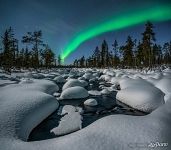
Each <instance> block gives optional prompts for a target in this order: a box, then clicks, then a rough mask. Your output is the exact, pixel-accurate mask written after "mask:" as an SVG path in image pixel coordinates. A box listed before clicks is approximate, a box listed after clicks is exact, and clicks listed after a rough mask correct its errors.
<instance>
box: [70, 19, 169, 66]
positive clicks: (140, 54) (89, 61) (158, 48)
mask: <svg viewBox="0 0 171 150" xmlns="http://www.w3.org/2000/svg"><path fill="white" fill-rule="evenodd" d="M153 28H154V26H153V24H152V23H151V22H147V23H146V24H145V31H144V32H143V33H142V39H141V40H140V41H137V40H136V39H133V38H132V37H131V36H128V37H127V39H126V42H125V44H124V45H121V46H119V44H118V42H117V40H114V42H113V44H112V47H113V49H112V50H110V49H109V47H108V44H107V42H106V41H105V40H104V41H103V42H102V44H101V45H100V46H99V47H98V46H97V47H96V48H95V50H94V51H93V54H92V56H90V57H88V58H85V57H84V56H83V57H81V58H80V59H75V61H74V63H73V65H74V66H75V67H102V68H104V67H114V68H118V67H119V68H143V67H150V68H153V67H156V66H159V65H162V64H165V65H168V64H171V41H170V42H166V43H164V45H159V44H157V43H156V38H155V33H154V31H153Z"/></svg>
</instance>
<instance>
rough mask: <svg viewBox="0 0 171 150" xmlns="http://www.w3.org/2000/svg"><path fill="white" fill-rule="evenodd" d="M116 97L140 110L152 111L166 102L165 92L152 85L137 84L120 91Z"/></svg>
mask: <svg viewBox="0 0 171 150" xmlns="http://www.w3.org/2000/svg"><path fill="white" fill-rule="evenodd" d="M116 98H117V99H118V100H119V101H121V102H123V103H125V104H127V105H129V106H131V107H133V108H135V109H138V110H140V111H144V112H152V111H153V110H155V109H156V108H158V107H159V106H160V105H162V104H164V93H163V92H162V91H160V90H159V89H157V88H155V87H151V86H145V87H144V86H143V87H141V86H139V87H137V86H135V87H129V88H125V89H122V90H121V91H118V93H117V96H116Z"/></svg>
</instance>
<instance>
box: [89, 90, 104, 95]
mask: <svg viewBox="0 0 171 150" xmlns="http://www.w3.org/2000/svg"><path fill="white" fill-rule="evenodd" d="M88 93H89V94H90V95H94V96H100V95H101V92H100V91H97V90H90V91H88Z"/></svg>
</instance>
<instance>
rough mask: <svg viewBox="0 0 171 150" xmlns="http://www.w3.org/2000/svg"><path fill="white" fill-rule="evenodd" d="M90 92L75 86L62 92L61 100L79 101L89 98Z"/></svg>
mask: <svg viewBox="0 0 171 150" xmlns="http://www.w3.org/2000/svg"><path fill="white" fill-rule="evenodd" d="M88 96H89V94H88V91H87V90H86V89H85V88H83V87H81V86H74V87H70V88H67V89H65V90H64V91H62V93H61V96H60V99H79V98H86V97H88Z"/></svg>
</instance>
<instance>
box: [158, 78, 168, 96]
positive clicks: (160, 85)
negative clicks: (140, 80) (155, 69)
mask: <svg viewBox="0 0 171 150" xmlns="http://www.w3.org/2000/svg"><path fill="white" fill-rule="evenodd" d="M156 87H157V88H159V89H160V90H162V91H163V92H164V93H171V78H163V79H161V80H159V81H158V82H157V83H156Z"/></svg>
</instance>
